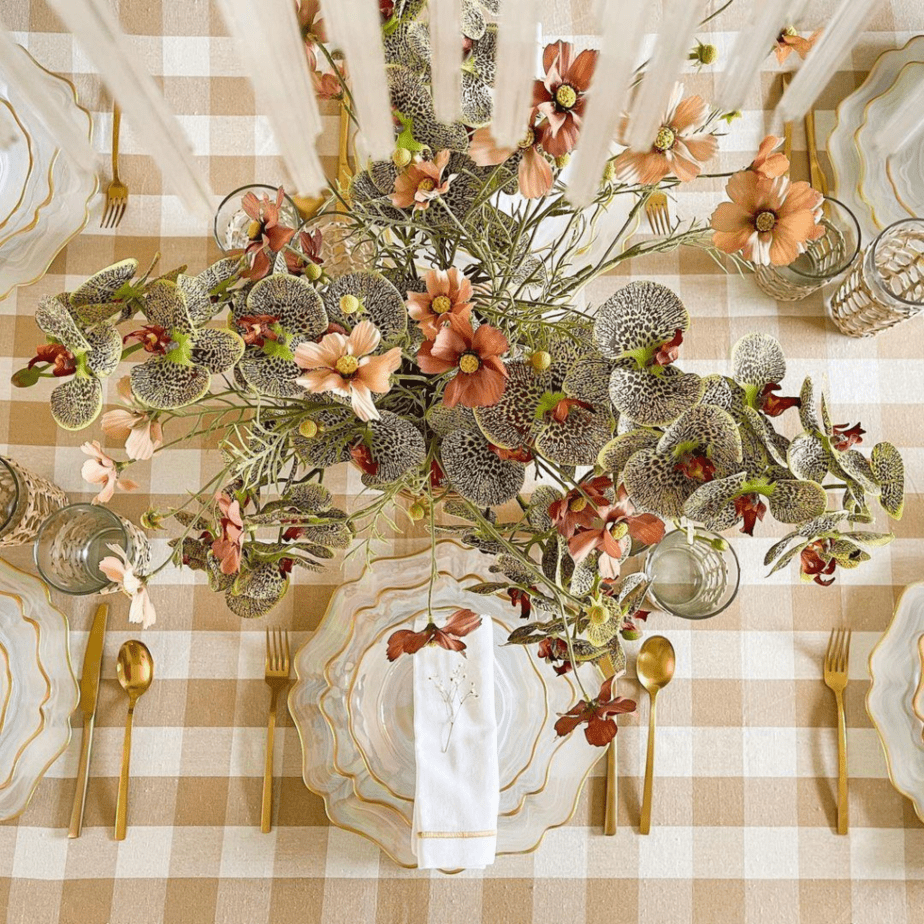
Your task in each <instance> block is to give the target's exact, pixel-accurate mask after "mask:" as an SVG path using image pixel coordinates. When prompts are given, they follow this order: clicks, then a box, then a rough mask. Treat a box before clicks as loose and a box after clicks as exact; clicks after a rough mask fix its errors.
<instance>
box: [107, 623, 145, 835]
mask: <svg viewBox="0 0 924 924" xmlns="http://www.w3.org/2000/svg"><path fill="white" fill-rule="evenodd" d="M116 673H117V674H118V675H119V683H121V684H122V689H123V690H125V692H126V693H127V694H128V715H127V716H126V718H125V741H124V742H123V743H122V775H121V776H120V777H119V797H118V800H117V801H116V822H115V839H116V840H117V841H124V840H125V827H126V819H127V817H128V768H129V763H130V761H131V754H132V721H133V719H134V717H135V703H137V702H138V698H139V697H140V696H142V695H143V694H144V693H146V692H147V689H148V687H149V686H150V685H151V681H152V680H153V679H154V659H153V658H152V657H151V652H150V651H148V647H147V645H145V644H144V642H139V641H137V640H136V639H130V640H129V641H127V642H126V643H125V644H124V645H123V646H122V647H121V648H120V649H119V660H118V662H117V663H116Z"/></svg>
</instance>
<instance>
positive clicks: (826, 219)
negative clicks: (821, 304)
mask: <svg viewBox="0 0 924 924" xmlns="http://www.w3.org/2000/svg"><path fill="white" fill-rule="evenodd" d="M821 224H822V226H823V227H824V229H825V233H824V235H823V236H822V237H820V238H818V240H817V241H811V242H810V243H809V245H808V246H807V247H806V249H805V252H804V253H801V254H799V256H798V257H797V258H796V259H795V260H794V261H793V262H792V263H790V264H789V266H755V267H754V281H755V282H756V283H757V285H758V286H759V287H760V288H761V289H762V290H763V291H764V292H766V293H767V295H769V296H770V297H771V298H775V299H776V300H777V301H782V302H795V301H798V300H799V299H802V298H806V297H807V296H809V295H811V294H812V293H813V292H817V291H818V290H819V289H820V288H821V287H822V286H824V285H826V284H827V283H829V282H831V281H832V280H833V279H836V278H837V277H838V276H840V274H841V273H843V272H844V271H845V270H847V269H848V268H849V267H850V264H851V263H853V261H854V260H855V259H856V256H857V254H858V253H859V252H860V223H859V222H858V221H857V219H856V216H855V215H854V214H853V212H851V211H850V209H849V208H847V206H846V205H844V204H843V203H842V202H838V201H837V199H825V204H824V213H823V215H822V219H821Z"/></svg>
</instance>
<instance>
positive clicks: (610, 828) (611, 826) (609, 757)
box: [603, 738, 618, 837]
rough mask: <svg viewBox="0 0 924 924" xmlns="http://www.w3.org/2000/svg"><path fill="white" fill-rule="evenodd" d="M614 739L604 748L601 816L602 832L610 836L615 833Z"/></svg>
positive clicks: (615, 779) (615, 777) (615, 778)
mask: <svg viewBox="0 0 924 924" xmlns="http://www.w3.org/2000/svg"><path fill="white" fill-rule="evenodd" d="M616 781H617V776H616V739H615V738H614V739H613V740H612V741H611V742H610V744H609V747H608V748H607V749H606V814H605V815H604V818H603V833H604V834H606V835H607V836H608V837H612V836H613V835H614V834H615V833H616V811H617V805H616V796H617V793H618V790H617V788H616Z"/></svg>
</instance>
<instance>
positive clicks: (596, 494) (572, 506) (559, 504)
mask: <svg viewBox="0 0 924 924" xmlns="http://www.w3.org/2000/svg"><path fill="white" fill-rule="evenodd" d="M612 487H613V482H612V481H611V480H610V479H609V478H608V477H607V476H606V475H600V476H598V477H597V478H592V479H591V480H590V481H584V482H582V483H581V484H580V485H578V487H576V488H572V489H571V490H570V491H568V493H567V494H565V496H564V497H562V498H559V499H558V500H557V501H553V502H552V503H551V504H549V516H550V517H551V518H552V522H553V523H554V524H555V528H556V529H557V530H558V531H559V533H561V535H562V536H564V537H565V538H566V539H570V538H571V537H572V536H573V535H574V534H575V532H577V530H578V529H590V527H591V526H592V525H593V522H594V519H595V518H596V517H597V516H598V515H599V514H598V512H599V510H600V508H602V507H608V506H609V503H610V502H609V499H608V498H607V496H606V493H605V492H606V491H607V490H608V489H609V488H612Z"/></svg>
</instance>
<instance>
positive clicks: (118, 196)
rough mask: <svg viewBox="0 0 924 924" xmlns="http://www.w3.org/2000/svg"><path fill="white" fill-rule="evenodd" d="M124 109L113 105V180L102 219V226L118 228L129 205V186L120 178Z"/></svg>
mask: <svg viewBox="0 0 924 924" xmlns="http://www.w3.org/2000/svg"><path fill="white" fill-rule="evenodd" d="M121 127H122V111H121V110H120V109H119V107H118V106H117V105H116V106H113V107H112V181H111V182H110V183H109V185H108V186H107V187H106V208H105V209H103V217H102V218H101V219H100V222H99V226H100V227H101V228H117V227H118V226H119V222H121V221H122V216H123V215H124V214H125V209H126V208H127V206H128V187H127V186H126V185H125V184H124V183H123V182H122V181H121V180H120V179H119V130H120V129H121Z"/></svg>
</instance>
